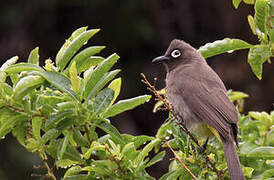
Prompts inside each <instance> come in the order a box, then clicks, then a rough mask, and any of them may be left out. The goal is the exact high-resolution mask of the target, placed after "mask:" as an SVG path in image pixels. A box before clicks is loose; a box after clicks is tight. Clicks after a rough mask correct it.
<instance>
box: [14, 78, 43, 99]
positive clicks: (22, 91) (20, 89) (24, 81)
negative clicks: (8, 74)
mask: <svg viewBox="0 0 274 180" xmlns="http://www.w3.org/2000/svg"><path fill="white" fill-rule="evenodd" d="M43 83H44V78H42V77H41V76H36V75H28V76H25V77H23V78H21V79H20V80H19V82H18V83H17V84H16V86H15V87H14V90H13V98H14V99H15V100H21V99H22V98H23V97H24V96H26V95H27V94H28V93H29V92H30V91H31V90H33V89H35V88H37V87H39V86H41V84H43Z"/></svg>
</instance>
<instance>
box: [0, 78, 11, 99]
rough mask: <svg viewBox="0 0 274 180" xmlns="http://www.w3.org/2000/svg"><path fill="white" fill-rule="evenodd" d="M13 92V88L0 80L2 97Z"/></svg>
mask: <svg viewBox="0 0 274 180" xmlns="http://www.w3.org/2000/svg"><path fill="white" fill-rule="evenodd" d="M12 93H13V89H12V87H11V86H10V85H8V84H7V83H1V82H0V96H1V97H2V98H3V99H4V98H6V96H11V95H12Z"/></svg>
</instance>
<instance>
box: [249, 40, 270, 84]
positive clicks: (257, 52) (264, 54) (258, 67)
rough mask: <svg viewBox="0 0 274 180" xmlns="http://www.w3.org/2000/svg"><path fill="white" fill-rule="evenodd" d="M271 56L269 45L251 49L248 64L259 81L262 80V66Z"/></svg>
mask: <svg viewBox="0 0 274 180" xmlns="http://www.w3.org/2000/svg"><path fill="white" fill-rule="evenodd" d="M270 56H271V50H270V48H269V46H268V45H256V46H253V47H252V48H250V50H249V52H248V63H249V65H250V66H251V69H252V71H253V73H254V74H255V75H256V76H257V78H258V79H262V71H263V66H262V65H263V63H264V62H265V61H267V60H268V59H269V58H270Z"/></svg>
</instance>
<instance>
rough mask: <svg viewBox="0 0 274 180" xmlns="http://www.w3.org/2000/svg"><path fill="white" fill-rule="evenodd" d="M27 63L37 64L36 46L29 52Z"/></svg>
mask: <svg viewBox="0 0 274 180" xmlns="http://www.w3.org/2000/svg"><path fill="white" fill-rule="evenodd" d="M28 63H30V64H36V65H39V47H36V48H35V49H33V50H32V51H31V52H30V54H29V58H28Z"/></svg>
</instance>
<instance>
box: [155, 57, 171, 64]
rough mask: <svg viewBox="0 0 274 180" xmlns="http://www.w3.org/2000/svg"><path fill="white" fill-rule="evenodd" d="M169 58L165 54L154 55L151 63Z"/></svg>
mask: <svg viewBox="0 0 274 180" xmlns="http://www.w3.org/2000/svg"><path fill="white" fill-rule="evenodd" d="M169 59H170V58H169V57H167V56H159V57H156V58H154V59H153V60H152V62H153V63H155V62H162V61H166V60H169Z"/></svg>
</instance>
